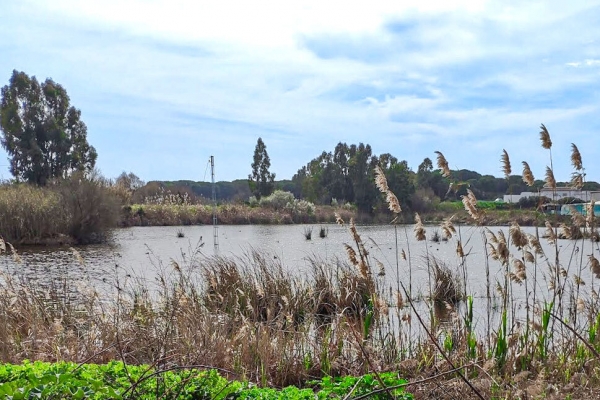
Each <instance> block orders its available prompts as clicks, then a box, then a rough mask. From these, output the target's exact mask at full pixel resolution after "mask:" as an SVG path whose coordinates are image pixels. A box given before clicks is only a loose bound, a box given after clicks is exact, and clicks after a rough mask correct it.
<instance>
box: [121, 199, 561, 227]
mask: <svg viewBox="0 0 600 400" xmlns="http://www.w3.org/2000/svg"><path fill="white" fill-rule="evenodd" d="M335 213H338V214H340V215H341V216H342V218H343V219H344V220H346V221H349V220H350V218H353V219H354V220H355V221H356V223H358V224H388V223H389V221H390V219H391V217H390V214H389V213H387V212H382V213H375V214H364V213H358V212H356V210H354V209H351V208H345V209H344V208H339V207H332V206H315V207H314V211H313V212H311V213H310V214H308V213H300V214H295V213H293V212H291V211H289V210H274V209H270V208H266V207H251V206H249V205H246V204H222V205H219V206H218V207H217V221H218V222H219V224H221V225H247V224H271V225H285V224H309V223H310V224H312V223H334V222H335V217H334V214H335ZM212 216H213V208H212V206H210V205H202V204H134V205H132V206H125V207H124V208H123V212H122V220H121V226H180V225H212ZM451 216H454V221H456V222H457V223H461V224H472V223H473V220H472V219H471V217H470V216H469V214H468V213H467V212H466V211H465V209H464V207H463V206H462V203H461V202H452V203H451V202H448V203H440V204H439V205H438V206H437V207H436V208H435V209H434V210H431V211H428V212H424V213H422V214H421V218H422V219H423V221H425V222H426V223H431V224H439V223H441V222H443V221H444V220H445V219H447V218H449V217H451ZM546 218H547V216H546V215H545V214H543V213H541V212H539V211H536V210H534V209H517V208H514V209H513V208H509V209H493V208H490V209H486V210H485V214H484V215H483V217H482V219H481V221H480V222H479V223H480V224H481V225H488V226H508V225H510V224H511V223H512V222H515V221H516V222H517V223H518V224H519V225H521V226H544V223H545V221H546ZM554 219H555V220H558V221H560V222H565V223H570V219H569V218H568V217H561V216H556V217H555V218H554ZM399 222H402V223H407V224H413V223H414V218H413V217H412V215H410V214H405V215H402V216H401V218H400V221H399Z"/></svg>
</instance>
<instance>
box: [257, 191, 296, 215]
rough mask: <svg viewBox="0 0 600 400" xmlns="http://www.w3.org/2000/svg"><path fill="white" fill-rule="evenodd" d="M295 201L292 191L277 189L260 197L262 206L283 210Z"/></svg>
mask: <svg viewBox="0 0 600 400" xmlns="http://www.w3.org/2000/svg"><path fill="white" fill-rule="evenodd" d="M293 202H294V195H293V194H292V193H291V192H284V191H283V190H276V191H274V192H273V193H272V194H271V195H270V196H267V197H262V198H261V199H260V203H259V204H260V206H261V207H266V208H272V209H273V210H283V209H284V208H285V207H286V206H287V205H288V204H289V203H293Z"/></svg>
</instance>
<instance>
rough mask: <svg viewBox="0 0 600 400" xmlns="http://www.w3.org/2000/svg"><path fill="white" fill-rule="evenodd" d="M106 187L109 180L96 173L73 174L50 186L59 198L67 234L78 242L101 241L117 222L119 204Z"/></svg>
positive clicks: (119, 210) (105, 238) (108, 185)
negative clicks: (64, 216) (88, 174)
mask: <svg viewBox="0 0 600 400" xmlns="http://www.w3.org/2000/svg"><path fill="white" fill-rule="evenodd" d="M109 187H110V184H109V182H108V181H107V180H106V179H104V178H103V177H101V176H99V175H97V174H92V175H91V176H89V177H86V176H84V175H83V174H80V173H76V174H73V176H71V177H70V178H68V179H65V180H62V181H60V182H59V183H58V184H56V185H55V186H54V187H53V188H52V189H53V190H55V191H56V192H57V193H58V194H59V195H60V197H61V204H62V206H63V209H64V214H65V215H66V217H67V221H68V228H67V229H68V232H67V233H68V235H69V236H71V237H73V238H74V239H75V240H76V241H77V243H80V244H87V243H100V242H104V241H106V240H107V239H108V235H109V233H110V231H111V230H112V228H114V227H116V226H117V225H118V223H119V219H120V213H121V206H120V202H119V200H118V198H117V197H116V196H115V195H114V194H113V193H112V192H111V191H110V190H109Z"/></svg>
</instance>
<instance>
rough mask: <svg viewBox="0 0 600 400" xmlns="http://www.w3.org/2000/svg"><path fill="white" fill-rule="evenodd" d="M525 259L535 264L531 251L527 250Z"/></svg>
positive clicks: (524, 255)
mask: <svg viewBox="0 0 600 400" xmlns="http://www.w3.org/2000/svg"><path fill="white" fill-rule="evenodd" d="M523 258H524V259H525V261H527V262H528V263H531V264H533V263H534V262H535V256H534V255H533V253H532V252H530V251H529V250H526V251H525V252H524V253H523Z"/></svg>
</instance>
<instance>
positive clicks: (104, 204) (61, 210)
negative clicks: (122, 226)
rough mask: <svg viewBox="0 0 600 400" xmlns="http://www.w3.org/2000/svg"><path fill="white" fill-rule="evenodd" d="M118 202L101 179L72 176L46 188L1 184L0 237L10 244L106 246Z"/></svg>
mask: <svg viewBox="0 0 600 400" xmlns="http://www.w3.org/2000/svg"><path fill="white" fill-rule="evenodd" d="M119 207H120V205H119V200H118V197H117V196H116V195H115V194H114V193H113V192H112V191H111V189H110V184H109V182H108V181H106V180H105V179H103V178H102V177H100V176H96V175H91V176H83V175H81V174H79V173H76V174H74V175H73V176H72V177H70V178H69V179H64V180H60V181H56V182H53V183H52V184H50V185H48V186H46V187H36V186H33V185H28V184H2V185H0V235H1V237H2V238H4V239H5V240H7V241H9V242H11V243H14V244H68V243H79V244H87V243H98V242H104V241H107V240H108V239H109V237H110V231H111V229H113V228H115V227H116V226H117V225H118V221H119V218H120V213H119Z"/></svg>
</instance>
